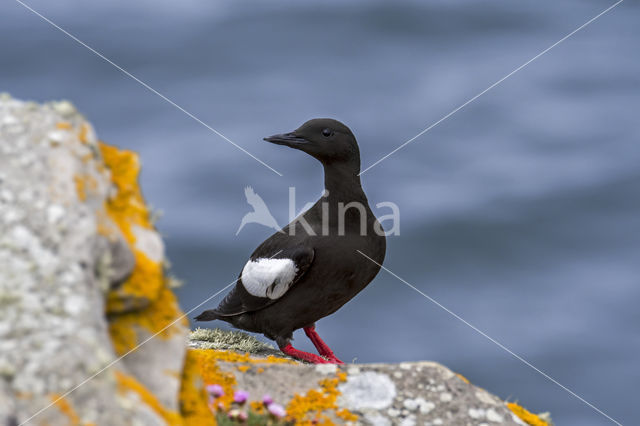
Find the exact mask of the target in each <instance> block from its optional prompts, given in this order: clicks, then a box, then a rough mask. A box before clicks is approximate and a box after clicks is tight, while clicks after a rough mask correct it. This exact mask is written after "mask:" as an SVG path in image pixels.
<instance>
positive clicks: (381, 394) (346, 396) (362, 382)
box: [338, 371, 396, 410]
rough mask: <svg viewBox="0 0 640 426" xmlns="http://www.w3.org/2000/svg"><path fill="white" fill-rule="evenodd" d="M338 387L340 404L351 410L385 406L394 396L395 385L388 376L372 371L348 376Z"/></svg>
mask: <svg viewBox="0 0 640 426" xmlns="http://www.w3.org/2000/svg"><path fill="white" fill-rule="evenodd" d="M338 389H339V390H340V392H341V393H342V395H341V396H340V399H341V404H340V405H342V406H345V407H346V408H349V409H353V410H361V409H366V408H373V409H376V410H380V409H383V408H387V407H389V406H390V405H391V403H392V402H393V398H395V396H396V385H395V384H394V383H393V381H392V380H391V379H390V378H389V376H387V375H386V374H381V373H376V372H373V371H365V372H364V373H362V374H358V375H357V376H351V377H349V378H348V379H347V381H346V382H345V383H343V384H341V385H340V386H339V388H338Z"/></svg>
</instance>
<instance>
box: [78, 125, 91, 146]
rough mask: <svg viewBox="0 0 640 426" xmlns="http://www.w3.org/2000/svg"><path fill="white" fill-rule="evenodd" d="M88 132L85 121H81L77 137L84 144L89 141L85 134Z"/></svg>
mask: <svg viewBox="0 0 640 426" xmlns="http://www.w3.org/2000/svg"><path fill="white" fill-rule="evenodd" d="M88 133H89V126H88V125H87V123H82V125H81V126H80V132H79V133H78V139H80V142H82V143H84V144H86V143H88V142H89V138H87V134H88Z"/></svg>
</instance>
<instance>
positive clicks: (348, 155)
mask: <svg viewBox="0 0 640 426" xmlns="http://www.w3.org/2000/svg"><path fill="white" fill-rule="evenodd" d="M264 140H265V141H268V142H272V143H275V144H278V145H285V146H288V147H291V148H295V149H298V150H300V151H304V152H306V153H307V154H309V155H311V156H313V157H314V158H316V159H317V160H318V161H320V162H321V163H322V165H323V167H324V182H325V193H324V195H323V196H322V197H321V198H320V199H319V200H318V201H317V202H316V203H315V204H314V205H313V207H311V208H310V209H309V210H307V211H306V212H304V213H303V214H302V215H300V216H299V217H297V218H296V219H294V220H293V221H292V222H291V223H289V224H288V225H287V226H285V227H284V228H283V229H282V230H281V231H279V232H276V233H275V234H273V235H272V236H271V237H269V238H268V239H267V240H265V241H264V242H263V243H262V244H260V246H259V247H258V248H257V249H256V250H255V251H254V252H253V254H252V255H251V257H250V258H249V261H248V262H247V263H246V265H245V266H244V268H243V269H242V272H241V273H240V276H239V277H238V280H237V282H236V284H235V286H234V287H233V289H232V290H231V291H230V292H229V293H228V294H227V295H226V296H225V298H224V299H223V300H222V302H220V304H219V305H218V307H217V308H216V309H211V310H207V311H204V312H203V313H201V314H200V315H198V316H197V317H196V320H198V321H210V320H215V319H218V320H222V321H226V322H228V323H230V324H232V325H233V326H234V327H236V328H240V329H242V330H246V331H250V332H255V333H262V334H264V335H265V336H266V337H268V338H269V339H273V340H275V341H276V343H277V344H278V347H279V348H280V350H281V351H282V352H284V353H285V354H287V355H289V356H292V357H294V358H297V359H301V360H304V361H308V362H312V363H338V364H342V361H340V360H339V359H338V358H337V357H336V356H335V355H334V353H333V351H332V350H331V349H330V348H329V346H328V345H327V344H326V343H324V341H322V339H321V338H320V336H319V335H318V333H317V332H316V331H315V322H316V321H317V320H319V319H321V318H324V317H326V316H328V315H330V314H332V313H334V312H335V311H337V310H338V309H339V308H340V307H341V306H342V305H344V304H345V303H347V302H348V301H349V300H351V299H352V298H353V297H354V296H356V294H358V293H359V292H360V291H361V290H362V289H364V288H365V287H366V286H367V285H368V284H369V283H370V282H371V280H373V278H374V277H375V276H376V274H377V273H378V271H379V270H380V266H379V265H381V264H382V262H383V260H384V256H385V251H386V237H385V235H384V231H383V230H382V227H381V226H380V224H379V222H378V221H377V219H376V217H375V216H374V214H373V213H372V212H371V208H370V207H369V203H368V201H367V197H366V195H365V193H364V191H363V190H362V186H361V184H360V177H359V173H360V151H359V149H358V143H357V142H356V138H355V137H354V136H353V133H351V130H349V128H348V127H347V126H345V125H344V124H342V123H340V122H339V121H336V120H332V119H324V118H323V119H314V120H310V121H307V122H306V123H304V124H303V125H302V126H300V127H299V128H298V129H297V130H294V131H293V132H290V133H286V134H279V135H274V136H270V137H267V138H264ZM358 251H360V252H362V253H363V254H365V255H366V256H368V257H369V258H370V259H371V260H373V261H375V263H374V262H372V261H371V260H370V259H367V258H366V257H364V256H363V255H362V254H360V253H358ZM300 328H302V329H304V332H305V334H306V335H307V337H309V339H311V342H312V343H313V345H314V346H315V347H316V349H317V350H318V353H319V354H320V355H321V356H318V355H315V354H311V353H308V352H303V351H300V350H298V349H295V348H294V347H293V346H292V345H291V340H292V338H293V332H294V331H295V330H298V329H300Z"/></svg>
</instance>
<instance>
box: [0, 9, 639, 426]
mask: <svg viewBox="0 0 640 426" xmlns="http://www.w3.org/2000/svg"><path fill="white" fill-rule="evenodd" d="M29 4H30V5H31V6H33V7H34V8H36V9H37V10H39V11H40V12H41V13H43V14H44V15H46V16H47V17H49V18H50V19H52V20H53V21H54V22H56V23H57V24H59V25H61V26H62V27H64V28H65V29H67V30H69V31H70V32H71V33H73V34H74V35H76V36H77V37H79V38H80V39H82V40H83V41H84V42H86V43H88V44H89V45H91V46H93V47H95V48H96V49H98V50H99V51H101V52H103V53H104V54H105V55H106V56H108V57H109V58H111V59H113V60H114V61H115V62H116V63H118V64H119V65H121V66H122V67H124V68H126V69H127V70H129V71H130V72H132V73H133V74H135V75H136V76H138V77H139V78H141V79H142V80H144V81H145V82H147V83H148V84H150V85H151V86H153V87H154V88H156V89H157V90H159V91H160V92H162V93H164V94H165V95H167V96H169V97H170V98H172V99H173V100H175V101H176V102H177V103H179V104H180V105H182V106H183V107H185V108H186V109H187V110H189V111H191V112H192V113H194V114H195V115H197V116H198V117H199V118H201V119H202V120H203V121H205V122H207V123H209V124H210V125H212V126H213V127H215V128H216V129H218V130H219V131H221V132H222V133H223V134H225V135H226V136H228V137H229V138H231V139H232V140H234V141H235V142H237V143H238V144H239V145H241V146H242V147H244V148H245V149H247V150H248V151H250V152H251V153H253V154H255V155H256V156H258V157H259V158H260V159H262V160H264V161H265V162H267V163H268V164H269V165H271V166H272V167H274V168H276V169H277V170H279V171H281V172H282V173H283V174H284V176H283V177H280V176H277V175H276V174H275V173H273V172H271V171H270V170H268V169H267V168H265V167H263V166H262V165H260V164H259V163H257V162H256V161H254V160H253V159H252V158H250V157H249V156H247V155H245V154H243V153H242V152H240V151H239V150H238V149H236V148H234V147H233V146H232V145H230V144H228V143H227V142H225V141H223V140H222V139H221V138H220V137H218V136H216V135H215V134H213V133H211V132H210V131H209V130H207V129H205V128H204V127H202V126H201V125H199V124H197V123H196V122H194V121H193V120H191V119H190V118H188V117H187V116H185V115H184V114H183V113H181V112H180V111H178V110H176V109H175V108H173V107H172V106H171V105H169V104H168V103H166V102H165V101H163V100H162V99H160V98H159V97H157V96H156V95H154V94H152V93H150V92H149V91H147V90H145V89H144V88H142V87H141V86H140V85H139V84H138V83H136V82H134V81H133V80H131V79H129V78H128V77H126V76H124V75H123V74H122V73H121V72H119V71H118V70H117V69H115V68H114V67H112V66H110V65H108V64H106V63H105V62H104V61H103V60H101V59H99V58H98V57H96V56H95V55H93V54H92V53H91V52H89V51H88V50H87V49H85V48H83V47H81V46H79V45H78V44H76V43H75V42H74V41H72V40H71V39H69V38H68V37H66V36H65V35H63V34H61V33H60V32H58V31H57V30H55V29H54V28H52V27H51V26H50V25H49V24H47V23H45V22H44V21H42V20H41V19H40V18H38V17H37V16H35V15H33V14H32V13H31V12H29V11H27V10H26V9H24V8H23V7H22V6H20V5H19V4H18V3H16V2H13V1H9V0H8V1H4V2H2V5H0V54H1V64H2V65H1V66H0V91H8V92H11V93H12V94H13V95H14V96H16V97H19V98H23V99H33V100H38V101H44V100H50V99H60V98H68V99H70V100H72V101H73V102H74V103H75V104H76V105H77V106H78V108H79V109H80V110H81V111H82V112H83V113H85V114H86V115H87V117H88V118H89V119H90V120H91V121H92V122H93V123H94V125H95V127H96V129H97V132H98V134H99V136H100V137H101V138H102V139H103V140H105V141H107V142H109V143H114V144H117V145H119V146H121V147H124V148H129V149H133V150H136V151H138V152H139V153H140V154H141V158H142V161H143V164H144V166H143V167H144V169H143V174H142V186H143V188H144V190H145V194H146V197H147V198H148V200H149V201H150V202H151V204H152V205H154V206H155V207H156V208H158V209H161V210H162V211H163V212H164V216H163V217H162V219H161V220H160V222H159V227H160V229H161V231H162V232H163V234H164V235H165V236H166V243H167V249H168V253H169V256H170V258H171V261H172V263H173V272H174V273H175V274H176V275H177V276H179V277H180V278H182V279H184V280H185V281H186V285H185V286H184V287H183V288H181V289H180V290H179V291H178V293H179V296H180V301H181V305H182V307H183V308H184V309H185V310H188V309H190V308H191V307H193V306H195V305H197V304H198V303H200V302H201V301H202V300H204V299H205V298H207V297H208V296H210V295H211V294H212V293H214V292H216V291H217V290H218V289H220V288H221V287H223V286H224V285H226V284H227V283H229V282H231V281H232V280H234V278H235V277H236V275H237V274H238V272H239V271H240V269H241V268H242V266H243V265H244V263H245V261H246V258H247V256H248V255H249V254H250V253H251V251H252V250H253V249H254V247H255V246H257V244H258V243H259V242H261V241H262V240H263V239H264V238H266V237H267V236H268V235H269V234H270V231H269V230H268V229H267V228H263V227H260V226H258V225H247V226H246V227H245V228H244V229H243V230H242V232H241V233H240V234H239V235H238V236H236V235H235V232H236V230H237V227H238V226H239V224H240V219H241V218H242V216H243V215H244V214H245V213H247V212H248V211H249V210H250V208H249V206H248V205H247V204H246V201H245V197H244V193H243V189H244V187H245V186H247V185H251V186H253V188H254V189H255V190H256V192H257V193H258V194H260V195H261V196H262V197H263V198H264V199H265V201H266V202H267V204H268V205H269V206H270V207H271V210H272V212H273V214H274V215H275V217H276V219H277V220H278V221H279V223H280V224H285V223H286V222H287V220H288V188H289V187H290V186H295V187H296V188H297V197H298V208H300V207H301V206H302V205H303V204H304V203H305V202H307V201H313V200H315V199H316V198H317V196H318V195H319V194H320V192H321V190H322V175H321V171H322V170H321V167H320V166H319V164H316V162H315V161H314V160H313V159H311V158H307V157H306V156H305V155H303V154H302V153H299V152H295V151H292V150H287V149H285V148H284V147H278V146H274V145H270V144H267V143H266V142H263V141H262V140H261V138H262V137H263V136H266V135H270V134H273V133H279V132H284V131H289V130H293V129H294V128H296V127H297V126H298V125H299V124H301V123H302V122H304V121H305V120H307V119H309V118H312V117H324V116H328V117H335V118H338V119H340V120H341V121H343V122H345V123H346V124H347V125H349V126H350V127H351V129H352V130H353V131H354V133H355V134H356V136H357V138H358V141H359V143H360V146H361V151H362V162H363V167H367V166H368V165H370V164H371V163H373V162H374V161H376V160H378V159H379V158H380V157H382V156H383V155H384V154H386V153H387V152H389V151H390V150H392V149H393V148H395V147H396V146H398V145H399V144H400V143H402V142H404V141H405V140H407V139H408V138H410V137H412V136H414V135H415V134H417V133H418V132H419V131H421V130H422V129H424V128H425V127H427V126H428V125H430V124H431V123H433V122H434V121H436V120H438V119H439V118H440V117H442V116H443V115H445V114H446V113H448V112H449V111H451V110H452V109H454V108H455V107H457V106H458V105H460V104H462V103H463V102H465V101H466V100H467V99H469V98H470V97H472V96H473V95H475V94H476V93H478V92H480V91H482V90H484V89H485V88H486V87H488V86H489V85H490V84H492V83H494V82H495V81H496V80H498V79H499V78H501V77H502V76H504V75H505V74H507V73H509V72H510V71H512V70H513V69H515V68H516V67H518V66H519V65H521V64H522V63H524V62H525V61H527V60H528V59H530V58H531V57H533V56H534V55H536V54H537V53H539V52H540V51H542V50H543V49H545V48H546V47H548V46H549V45H551V44H552V43H554V42H556V41H557V40H559V39H560V38H561V37H563V36H564V35H566V34H567V33H569V32H570V31H572V30H573V29H575V28H576V27H578V26H580V25H581V24H583V23H584V22H586V21H587V20H588V19H590V18H591V17H593V16H595V15H596V14H598V13H599V12H600V11H602V10H603V9H605V8H606V7H607V6H609V5H610V4H612V2H611V3H610V2H606V1H600V0H598V1H596V0H589V1H584V0H581V1H577V0H570V1H563V2H552V1H545V2H539V1H518V2H514V1H507V0H502V1H496V0H491V1H484V2H474V1H461V0H455V1H442V0H439V1H432V2H418V1H402V2H400V1H398V2H382V1H379V2H378V1H369V2H365V1H332V2H319V1H318V2H294V1H274V2H269V3H249V2H244V1H223V2H206V1H199V0H189V1H182V2H174V1H171V2H170V1H153V2H152V1H150V0H146V1H142V2H126V1H123V0H118V1H110V2H100V3H88V2H81V1H75V0H73V1H70V0H64V1H58V2H48V1H45V0H37V1H36V0H33V1H31V2H29ZM639 22H640V7H639V6H638V3H637V2H633V1H626V2H624V3H622V4H621V5H620V6H619V7H617V8H616V9H614V10H613V11H611V12H610V13H609V14H607V15H605V16H603V17H602V18H601V19H599V20H598V21H596V22H594V23H593V24H592V25H591V26H589V27H587V28H586V29H585V30H583V31H581V32H580V33H578V34H576V35H575V36H574V37H572V38H570V39H569V40H567V41H566V42H564V43H563V44H561V45H559V46H558V47H557V48H555V49H554V50H552V51H551V52H549V53H548V54H546V55H544V56H543V57H541V58H540V59H538V60H537V61H535V62H534V63H532V64H531V65H529V66H528V67H526V68H525V69H523V70H522V71H520V72H519V73H517V74H516V75H514V76H513V77H511V78H509V79H508V80H506V81H505V82H504V83H502V84H501V85H500V86H498V87H496V88H495V89H493V90H492V91H490V92H489V93H487V94H485V95H484V96H482V97H481V98H480V99H478V100H477V101H475V102H473V103H472V104H470V105H469V106H467V107H466V108H464V109H463V110H461V111H459V112H458V113H457V114H455V115H454V116H452V117H451V118H449V119H448V120H446V121H444V122H443V123H441V124H440V125H439V126H437V127H435V128H434V129H432V130H431V131H430V132H428V133H426V134H425V135H423V136H422V137H420V138H419V139H418V140H416V141H415V142H413V143H412V144H410V145H409V146H407V147H406V148H405V149H403V150H401V151H399V152H398V153H396V154H395V155H393V156H392V157H390V158H389V159H387V160H386V161H384V162H382V163H380V164H379V165H378V166H376V167H374V168H373V169H371V170H370V171H368V172H367V173H365V174H364V175H363V181H364V186H365V189H366V191H367V193H368V195H369V198H370V201H371V202H372V204H375V203H378V202H382V201H392V202H395V203H396V204H398V206H399V207H400V209H401V235H400V236H397V237H393V238H391V239H390V240H389V245H388V254H387V259H386V266H387V267H388V268H390V269H391V270H392V271H394V272H395V273H397V274H398V275H400V276H401V277H403V278H404V279H406V280H407V281H409V282H410V283H412V284H414V285H415V286H417V287H419V288H420V289H422V290H423V291H424V292H426V293H427V294H429V295H430V296H432V297H433V298H435V299H436V300H438V301H439V302H440V303H442V304H443V305H445V306H447V307H448V308H449V309H451V310H452V311H454V312H456V313H458V314H459V315H460V316H462V317H463V318H465V319H466V320H468V321H469V322H471V323H472V324H474V325H476V326H477V327H478V328H480V329H481V330H484V331H485V332H486V333H487V334H489V335H490V336H492V337H493V338H495V339H497V340H498V341H500V342H502V343H503V344H505V345H506V346H508V347H509V348H511V349H512V350H513V351H514V352H516V353H518V354H520V355H522V356H523V357H524V358H526V359H527V360H529V361H530V362H531V363H532V364H534V365H535V366H537V367H538V368H540V369H541V370H543V371H545V372H547V373H548V374H549V375H551V376H553V377H554V378H556V379H557V380H558V381H559V382H561V383H562V384H564V385H566V386H567V387H569V388H570V389H572V390H574V391H575V392H577V393H578V394H580V395H581V396H583V397H584V398H585V399H586V400H588V401H590V402H592V403H594V404H595V405H596V406H598V407H599V408H600V409H602V410H603V411H605V412H606V413H608V414H609V415H611V416H612V417H614V418H615V419H617V420H618V421H621V422H622V423H625V424H634V423H636V424H637V419H638V418H640V409H639V408H638V404H637V401H638V393H637V389H638V382H640V367H639V366H638V361H639V360H640V333H639V326H640V310H639V309H638V302H639V300H640V286H639V285H638V284H639V279H640V278H639V277H640V259H639V257H640V234H639V231H640V123H639V121H638V108H639V106H640V55H639V52H640V49H638V44H639V43H638V42H639V41H640V25H638V23H639ZM374 210H375V209H374ZM377 213H381V214H385V213H388V211H387V210H379V211H377ZM220 297H221V296H220ZM220 297H218V298H216V299H215V300H213V301H211V303H209V304H208V305H207V307H213V306H214V305H216V304H217V302H218V301H219V299H220ZM211 325H217V326H220V325H221V324H211ZM318 329H319V331H320V333H321V334H322V335H323V336H325V339H326V340H327V341H328V342H329V343H330V344H331V345H332V346H333V347H334V349H335V350H336V352H337V354H339V356H340V357H341V358H342V359H344V360H355V361H356V362H377V361H380V362H398V361H406V360H424V359H429V360H436V361H440V362H442V363H444V364H446V365H447V366H449V367H450V368H452V369H453V370H455V371H457V372H460V373H462V374H464V375H465V376H467V377H468V378H469V379H470V380H471V381H472V382H473V383H476V384H478V385H480V386H482V387H484V388H486V389H488V390H490V391H492V392H495V393H497V394H498V395H500V396H501V397H503V398H509V399H511V400H519V401H520V402H522V403H523V404H524V405H525V406H527V407H528V408H529V409H531V410H533V411H547V410H548V411H551V413H552V415H553V417H554V419H555V420H556V422H557V424H558V425H599V424H608V421H607V420H606V419H605V418H604V417H602V416H600V415H599V414H598V413H596V412H595V411H593V410H592V409H591V408H589V407H588V406H586V405H585V404H583V403H582V402H580V401H578V400H577V399H576V398H574V397H572V396H571V395H569V394H568V393H567V392H565V391H564V390H562V389H560V388H559V387H558V386H556V385H555V384H553V383H551V382H550V381H548V380H547V379H545V378H544V377H542V376H541V375H540V374H538V373H537V372H535V371H533V370H532V369H531V368H529V367H527V366H526V365H524V364H523V363H521V362H520V361H518V360H516V359H514V358H513V357H512V356H511V355H509V354H508V353H506V352H505V351H503V350H502V349H500V348H499V347H497V346H496V345H495V344H493V343H491V342H490V341H488V340H487V339H485V338H484V337H482V336H481V335H479V334H478V333H476V332H475V331H473V330H472V329H470V328H469V327H467V326H466V325H464V324H463V323H461V322H460V321H458V320H457V319H455V318H454V317H452V316H451V315H450V314H448V313H447V312H445V311H443V310H442V309H440V308H439V307H437V306H436V305H434V304H432V303H431V302H429V301H428V300H426V299H424V298H423V297H420V296H419V295H417V293H415V292H414V291H413V290H411V289H409V288H408V287H406V286H405V285H404V284H402V283H401V282H400V281H398V280H396V279H395V278H393V277H392V276H390V275H389V274H387V273H384V272H381V273H380V275H379V276H378V278H376V280H375V281H374V282H373V283H372V285H370V286H369V287H368V288H367V289H366V290H365V291H364V292H363V293H361V294H360V295H359V296H358V297H357V298H356V299H354V300H353V301H352V302H350V303H349V304H348V305H346V306H345V307H344V308H343V309H342V310H340V311H339V312H338V313H336V314H335V315H333V316H331V317H330V318H326V319H324V320H322V321H321V322H320V323H319V325H318ZM296 336H297V337H298V339H297V340H296V344H297V345H298V346H300V347H301V348H303V349H307V350H311V349H312V348H311V345H310V344H309V343H308V342H307V341H306V339H304V338H303V336H302V335H301V334H296ZM634 402H635V403H634Z"/></svg>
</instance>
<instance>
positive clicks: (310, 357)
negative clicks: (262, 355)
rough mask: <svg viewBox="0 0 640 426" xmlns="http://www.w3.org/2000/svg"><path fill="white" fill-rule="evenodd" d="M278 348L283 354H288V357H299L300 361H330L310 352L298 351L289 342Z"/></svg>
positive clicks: (322, 362) (323, 362)
mask: <svg viewBox="0 0 640 426" xmlns="http://www.w3.org/2000/svg"><path fill="white" fill-rule="evenodd" d="M280 350H281V351H282V352H284V353H285V354H287V355H289V356H290V357H293V358H296V359H301V360H302V361H307V362H310V363H313V364H329V363H330V361H327V360H326V359H324V358H322V357H319V356H318V355H316V354H310V353H309V352H304V351H300V350H298V349H296V348H294V347H293V346H291V343H289V344H288V345H286V346H284V347H282V348H280Z"/></svg>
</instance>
